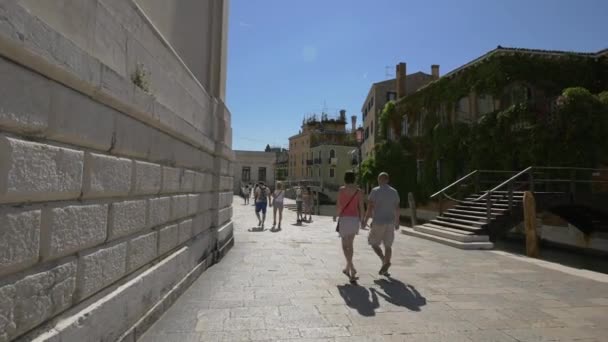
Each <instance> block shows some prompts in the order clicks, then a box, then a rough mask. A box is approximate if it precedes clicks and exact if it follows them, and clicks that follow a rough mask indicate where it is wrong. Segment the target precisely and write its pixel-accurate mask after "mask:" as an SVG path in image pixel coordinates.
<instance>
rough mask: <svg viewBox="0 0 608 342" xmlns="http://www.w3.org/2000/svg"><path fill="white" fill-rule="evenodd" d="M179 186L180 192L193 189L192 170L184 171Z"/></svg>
mask: <svg viewBox="0 0 608 342" xmlns="http://www.w3.org/2000/svg"><path fill="white" fill-rule="evenodd" d="M180 188H181V191H182V192H192V191H194V172H193V171H190V170H185V171H184V174H183V177H182V183H181V186H180Z"/></svg>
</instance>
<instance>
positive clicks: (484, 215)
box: [446, 208, 499, 219]
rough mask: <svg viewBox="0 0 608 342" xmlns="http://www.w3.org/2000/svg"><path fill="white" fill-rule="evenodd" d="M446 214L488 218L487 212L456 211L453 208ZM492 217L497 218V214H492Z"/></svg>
mask: <svg viewBox="0 0 608 342" xmlns="http://www.w3.org/2000/svg"><path fill="white" fill-rule="evenodd" d="M446 213H456V214H462V215H467V216H468V215H470V216H472V217H480V218H484V219H485V217H486V212H485V211H477V210H465V209H456V208H451V209H448V210H447V211H446ZM490 216H491V217H492V218H496V217H497V216H499V215H497V214H496V213H490Z"/></svg>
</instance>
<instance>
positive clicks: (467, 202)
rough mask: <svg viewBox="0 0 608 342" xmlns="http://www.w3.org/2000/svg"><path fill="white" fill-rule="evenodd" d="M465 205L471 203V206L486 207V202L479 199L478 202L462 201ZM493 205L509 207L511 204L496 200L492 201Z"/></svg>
mask: <svg viewBox="0 0 608 342" xmlns="http://www.w3.org/2000/svg"><path fill="white" fill-rule="evenodd" d="M461 203H462V204H464V205H470V206H483V207H484V208H485V206H486V202H484V201H478V202H473V201H462V202H461ZM490 205H491V206H492V207H497V208H501V207H502V208H508V207H509V205H508V204H503V203H496V202H492V203H491V204H490Z"/></svg>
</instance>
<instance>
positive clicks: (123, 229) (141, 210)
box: [108, 200, 148, 239]
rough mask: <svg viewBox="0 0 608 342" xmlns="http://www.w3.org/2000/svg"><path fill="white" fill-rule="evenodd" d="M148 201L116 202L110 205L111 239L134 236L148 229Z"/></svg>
mask: <svg viewBox="0 0 608 342" xmlns="http://www.w3.org/2000/svg"><path fill="white" fill-rule="evenodd" d="M147 202H148V201H147V200H136V201H124V202H116V203H112V204H111V205H110V220H109V226H108V232H109V234H110V236H109V238H110V239H116V238H119V237H121V236H126V235H129V234H133V233H135V232H137V231H139V230H142V229H144V228H145V227H146V216H147Z"/></svg>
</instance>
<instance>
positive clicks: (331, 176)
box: [329, 167, 336, 178]
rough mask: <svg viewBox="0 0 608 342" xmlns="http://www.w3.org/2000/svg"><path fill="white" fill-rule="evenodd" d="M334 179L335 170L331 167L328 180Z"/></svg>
mask: <svg viewBox="0 0 608 342" xmlns="http://www.w3.org/2000/svg"><path fill="white" fill-rule="evenodd" d="M334 177H336V169H334V168H333V167H332V168H331V169H329V178H334Z"/></svg>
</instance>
